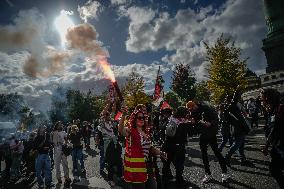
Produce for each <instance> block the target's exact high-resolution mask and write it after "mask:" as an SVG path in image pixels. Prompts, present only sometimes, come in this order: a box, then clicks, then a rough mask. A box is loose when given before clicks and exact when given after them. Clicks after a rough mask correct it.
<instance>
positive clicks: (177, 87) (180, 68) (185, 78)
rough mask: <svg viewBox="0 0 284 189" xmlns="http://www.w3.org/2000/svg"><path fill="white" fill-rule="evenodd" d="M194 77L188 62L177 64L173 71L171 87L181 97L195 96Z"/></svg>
mask: <svg viewBox="0 0 284 189" xmlns="http://www.w3.org/2000/svg"><path fill="white" fill-rule="evenodd" d="M195 82H196V79H195V77H194V75H193V73H192V71H191V68H190V66H189V65H188V64H177V65H176V66H175V68H174V71H173V77H172V85H171V89H172V90H173V91H174V92H175V93H176V94H177V95H178V96H179V97H180V98H181V99H182V101H188V100H192V99H193V98H194V97H195V94H196V89H195Z"/></svg>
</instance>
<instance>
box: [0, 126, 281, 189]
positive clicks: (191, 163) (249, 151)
mask: <svg viewBox="0 0 284 189" xmlns="http://www.w3.org/2000/svg"><path fill="white" fill-rule="evenodd" d="M218 138H220V137H218ZM263 144H264V136H263V131H262V129H261V128H257V129H255V130H254V131H253V132H252V133H250V135H249V136H248V137H247V142H246V147H245V152H246V156H247V159H248V160H249V161H250V164H249V165H247V166H241V165H240V163H239V162H238V160H237V158H233V161H232V167H231V168H229V174H230V176H231V179H230V182H229V183H228V184H222V183H221V182H220V180H221V172H220V171H221V170H220V167H219V164H218V162H217V160H216V158H215V157H214V156H213V155H212V151H211V149H210V150H209V156H210V157H209V158H210V160H211V162H210V165H211V170H212V175H213V177H214V179H215V180H214V181H213V182H211V183H208V184H205V185H203V184H201V182H200V180H201V179H202V178H203V176H204V169H203V164H202V160H201V153H200V150H199V145H198V138H191V139H190V140H189V143H188V146H187V158H186V162H185V171H184V177H185V179H186V180H187V181H189V182H190V186H191V187H192V188H212V189H214V188H216V189H217V188H218V189H222V188H248V189H253V188H256V189H262V188H263V189H270V188H271V189H277V188H278V186H277V184H276V182H275V181H274V180H273V178H272V177H271V176H270V175H269V171H268V164H269V157H265V156H263V154H262V153H261V151H260V149H261V145H263ZM92 148H93V149H92V150H89V151H84V154H85V164H86V168H87V172H86V175H85V178H83V179H82V180H81V182H79V183H76V184H72V186H71V187H72V188H91V189H95V188H97V189H106V188H111V187H110V186H109V185H108V184H107V182H106V181H105V180H104V179H103V178H102V177H101V176H100V175H99V153H98V150H97V149H95V147H94V144H93V141H92ZM226 151H227V148H226V149H225V150H224V152H223V154H225V152H226ZM69 162H70V166H69V167H70V172H71V167H72V164H71V157H69ZM159 166H161V163H159ZM173 173H174V172H173ZM54 176H55V174H54V171H53V177H54ZM54 181H56V180H55V178H54ZM0 186H1V188H33V189H36V188H37V185H36V182H35V180H30V181H27V180H26V179H25V178H22V179H20V180H19V181H18V182H17V183H16V184H7V181H4V182H2V183H1V185H0ZM55 188H58V189H59V188H63V186H62V185H58V184H57V185H56V186H55ZM114 188H115V189H121V188H126V187H125V186H122V187H114ZM166 188H168V189H177V187H176V186H175V183H174V182H170V183H169V184H167V186H166Z"/></svg>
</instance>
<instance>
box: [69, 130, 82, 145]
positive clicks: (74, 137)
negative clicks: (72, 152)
mask: <svg viewBox="0 0 284 189" xmlns="http://www.w3.org/2000/svg"><path fill="white" fill-rule="evenodd" d="M68 138H69V139H70V141H71V143H72V144H73V147H74V148H82V147H83V145H82V143H81V138H82V135H81V133H80V132H77V133H70V134H69V137H68Z"/></svg>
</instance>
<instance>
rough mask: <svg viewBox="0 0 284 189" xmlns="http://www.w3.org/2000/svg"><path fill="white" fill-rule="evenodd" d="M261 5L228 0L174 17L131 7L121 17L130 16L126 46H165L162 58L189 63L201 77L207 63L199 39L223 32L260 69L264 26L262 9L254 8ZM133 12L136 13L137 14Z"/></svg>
mask: <svg viewBox="0 0 284 189" xmlns="http://www.w3.org/2000/svg"><path fill="white" fill-rule="evenodd" d="M262 6H263V5H262V2H261V1H249V2H248V1H246V0H239V1H234V0H228V1H227V2H226V3H224V4H223V5H222V6H221V7H220V8H218V9H213V7H212V6H207V7H203V8H200V9H198V10H193V9H191V8H188V9H184V10H178V12H177V13H176V14H175V15H173V16H170V15H169V14H168V13H167V12H161V13H159V14H155V11H148V12H147V11H146V10H147V9H145V8H139V7H130V8H128V9H127V10H125V11H124V12H126V14H124V16H128V17H129V19H130V23H129V37H128V39H127V41H126V42H125V43H126V49H127V50H128V51H129V52H134V53H140V52H145V51H158V50H161V49H164V50H166V51H169V52H171V53H170V54H168V55H166V56H164V57H163V58H162V61H165V62H166V63H168V64H177V63H188V64H190V65H191V67H192V68H193V69H194V70H199V72H200V71H201V70H203V71H204V73H203V74H198V75H197V78H198V79H201V78H204V77H203V75H206V70H205V69H203V68H202V69H199V67H200V66H201V67H204V66H205V65H206V63H205V56H206V51H205V49H204V46H203V43H202V41H206V42H209V44H212V43H213V42H214V41H216V39H217V38H218V37H219V36H220V35H221V33H224V34H225V36H230V37H231V38H232V39H233V40H235V41H236V45H237V46H239V47H241V48H242V50H243V51H242V52H243V54H242V56H243V57H244V58H245V57H250V59H249V61H248V66H249V67H250V68H251V69H253V70H254V71H260V72H261V70H262V71H263V70H264V68H265V64H266V61H265V57H264V53H263V51H262V50H261V47H262V39H263V38H264V37H265V33H266V26H265V22H264V16H263V12H262V11H257V12H255V11H254V10H262ZM132 12H133V14H131V13H132ZM135 12H138V14H136V16H135V14H134V13H135ZM142 15H146V16H144V17H143V16H142ZM139 18H143V19H139ZM145 18H146V19H145ZM172 52H174V53H172ZM200 76H202V77H200Z"/></svg>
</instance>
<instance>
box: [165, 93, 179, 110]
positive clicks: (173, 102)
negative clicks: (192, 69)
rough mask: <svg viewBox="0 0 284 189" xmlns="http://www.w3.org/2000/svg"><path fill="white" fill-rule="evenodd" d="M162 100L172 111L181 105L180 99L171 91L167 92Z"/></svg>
mask: <svg viewBox="0 0 284 189" xmlns="http://www.w3.org/2000/svg"><path fill="white" fill-rule="evenodd" d="M164 99H165V101H166V102H167V103H169V105H170V106H171V107H172V108H173V109H174V110H176V109H177V108H178V107H179V106H181V105H182V101H181V99H180V97H179V96H178V95H177V94H176V93H175V92H173V91H169V92H167V93H166V95H165V98H164Z"/></svg>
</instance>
